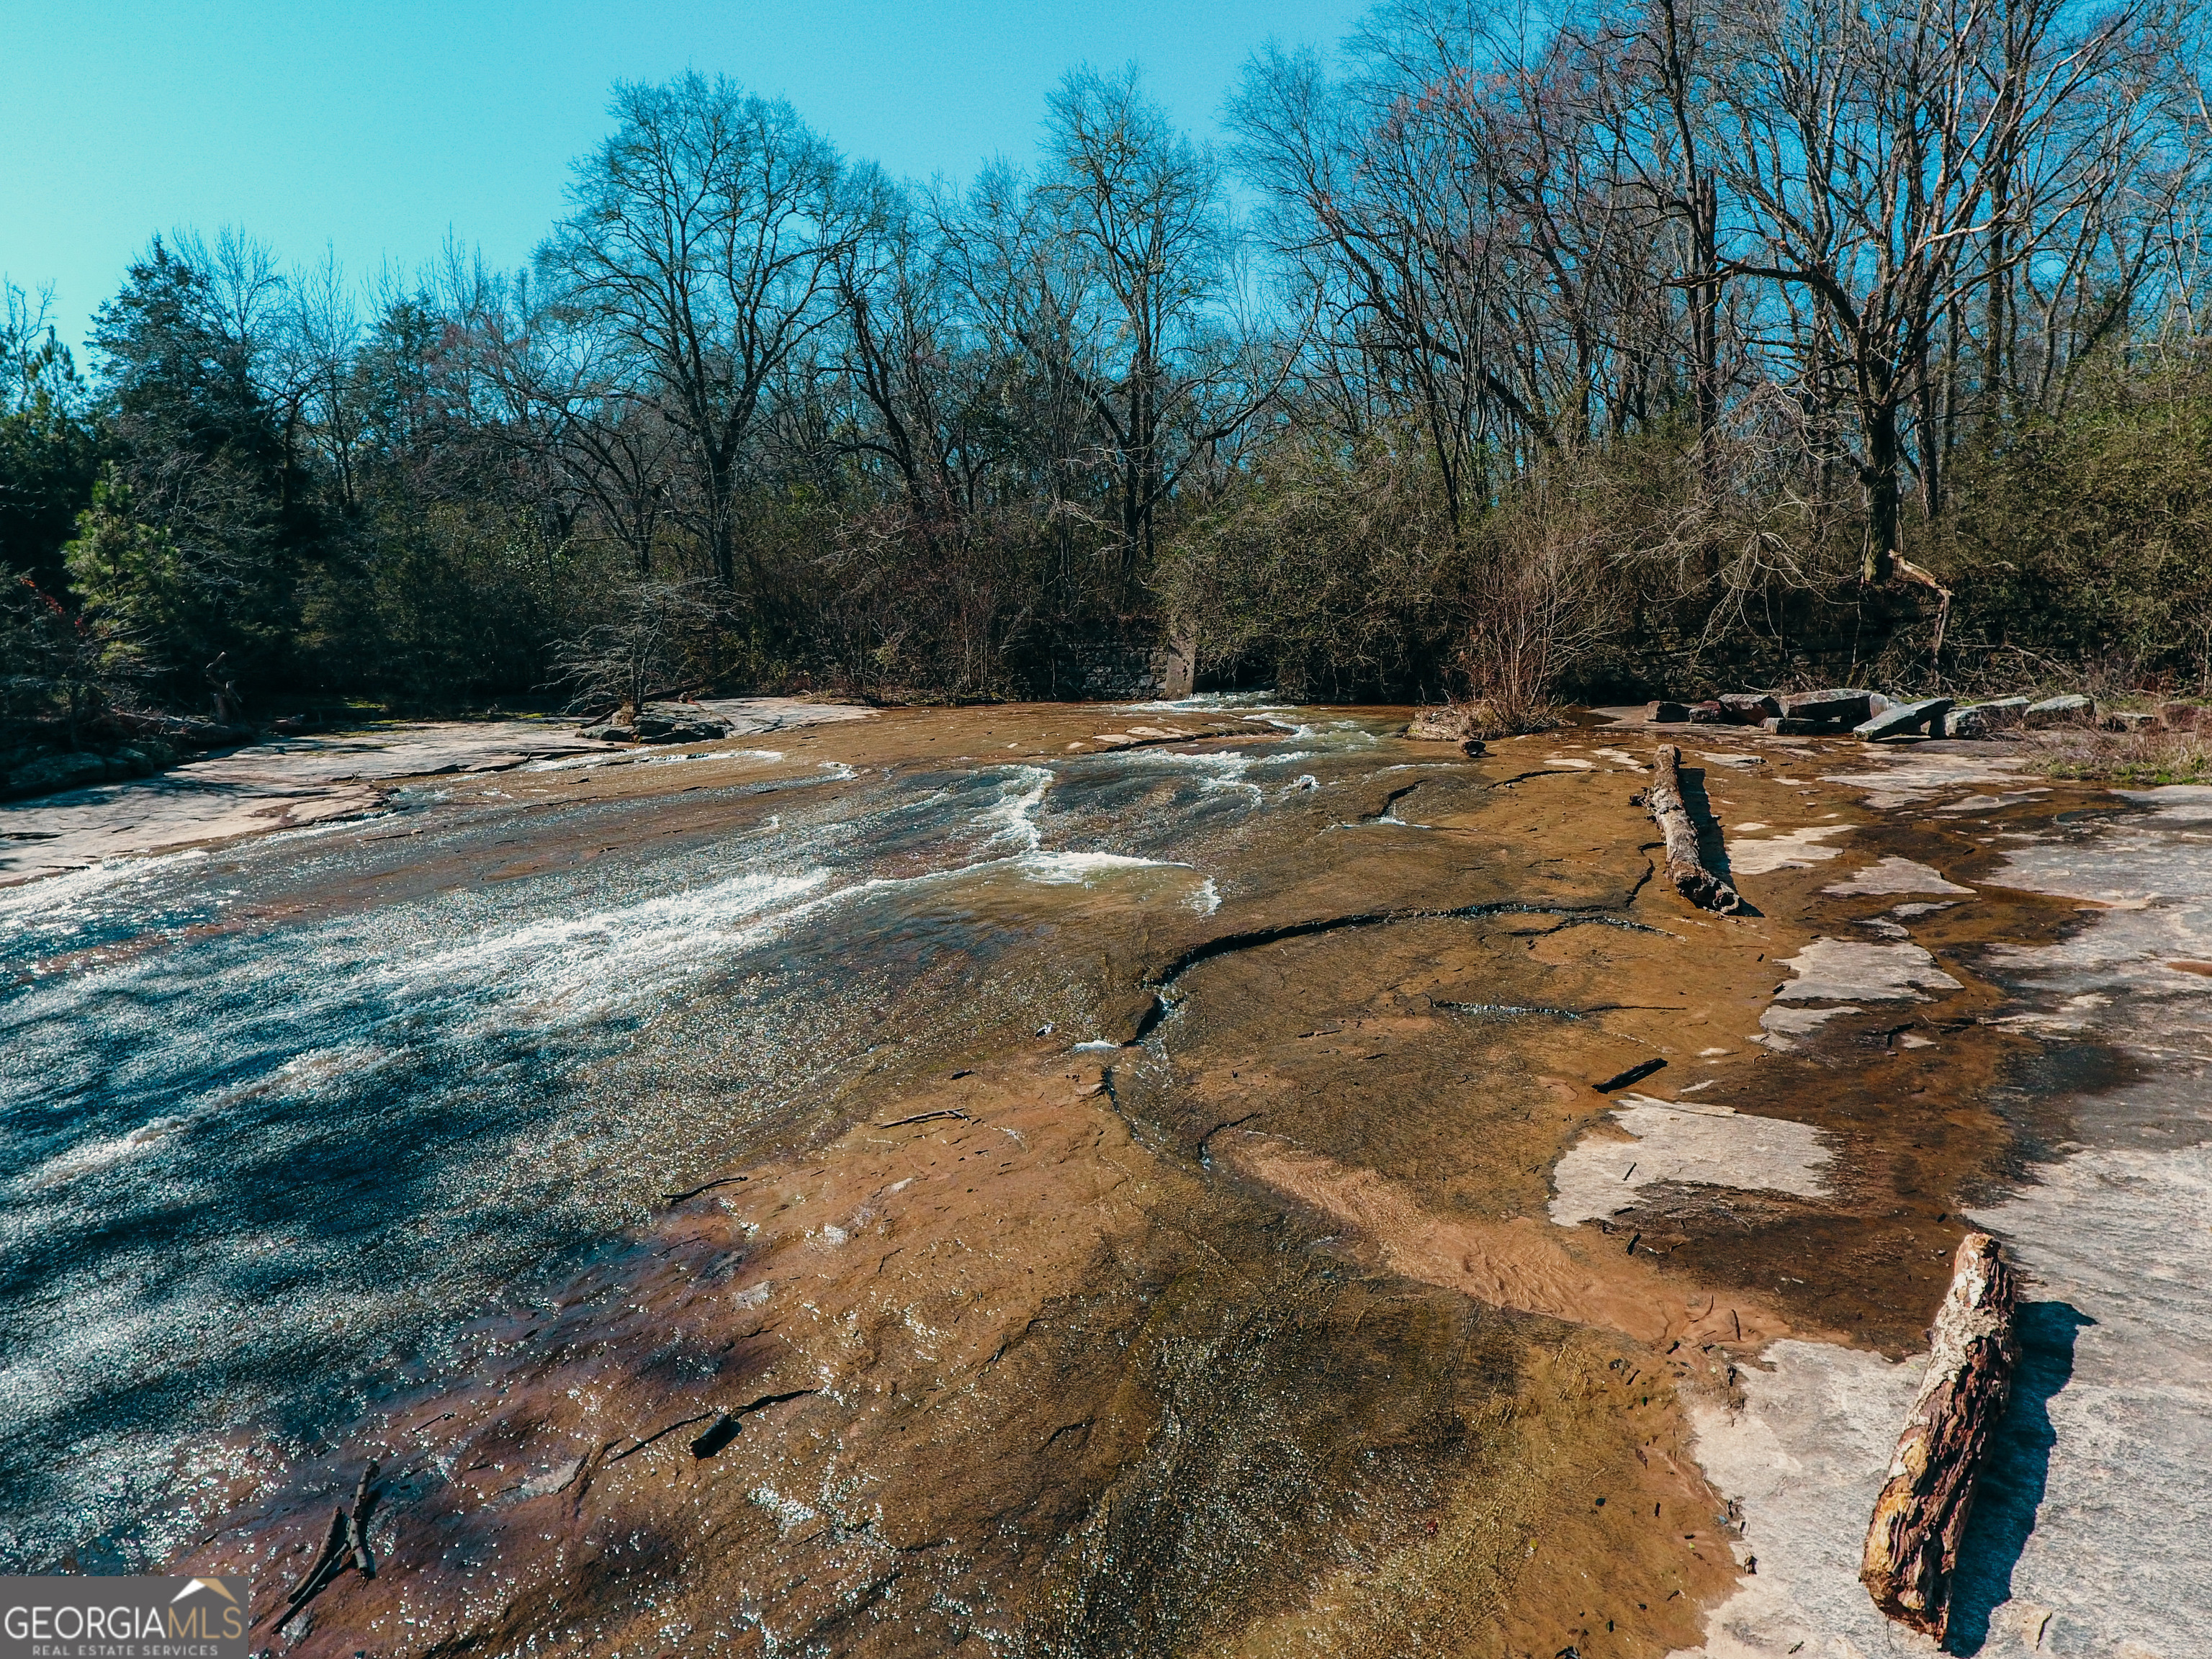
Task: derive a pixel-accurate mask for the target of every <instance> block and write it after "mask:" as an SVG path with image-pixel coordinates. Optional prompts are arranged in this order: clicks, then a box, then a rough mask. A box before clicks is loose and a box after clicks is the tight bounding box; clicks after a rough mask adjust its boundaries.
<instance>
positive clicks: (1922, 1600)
mask: <svg viewBox="0 0 2212 1659" xmlns="http://www.w3.org/2000/svg"><path fill="white" fill-rule="evenodd" d="M2019 1297H2020V1289H2019V1281H2018V1279H2017V1278H2016V1277H2015V1274H2014V1273H2013V1270H2012V1269H2011V1268H2010V1267H2008V1266H2007V1265H2006V1264H2005V1261H2004V1258H2003V1256H2002V1255H2001V1254H2000V1253H1999V1251H1998V1249H1997V1242H1996V1240H1995V1239H1994V1238H1991V1237H1990V1236H1989V1235H1988V1234H1987V1233H1968V1234H1967V1235H1966V1237H1965V1238H1964V1239H1962V1240H1960V1243H1959V1250H1958V1254H1957V1255H1956V1256H1954V1258H1953V1260H1952V1266H1951V1289H1950V1291H1949V1293H1948V1295H1946V1296H1945V1297H1944V1298H1943V1306H1942V1309H1941V1310H1939V1311H1938V1312H1937V1314H1936V1323H1935V1326H1934V1328H1932V1330H1931V1331H1930V1332H1929V1335H1930V1337H1931V1338H1932V1339H1933V1342H1934V1346H1933V1348H1932V1350H1931V1351H1930V1352H1929V1356H1928V1374H1927V1376H1925V1377H1924V1378H1923V1379H1922V1381H1921V1384H1920V1392H1919V1394H1918V1395H1917V1396H1916V1397H1915V1398H1914V1400H1913V1402H1912V1411H1911V1414H1910V1415H1909V1416H1907V1417H1906V1419H1905V1432H1904V1433H1903V1434H1902V1435H1900V1436H1899V1437H1898V1441H1897V1452H1896V1455H1894V1456H1893V1457H1892V1458H1891V1459H1890V1462H1889V1482H1888V1484H1887V1486H1883V1487H1882V1489H1881V1497H1880V1498H1876V1499H1875V1506H1874V1522H1873V1524H1872V1525H1871V1526H1869V1528H1868V1529H1867V1541H1866V1553H1865V1554H1864V1555H1863V1557H1862V1558H1861V1559H1860V1564H1859V1582H1860V1583H1863V1584H1864V1585H1865V1586H1866V1587H1867V1593H1868V1594H1869V1595H1872V1596H1873V1597H1874V1603H1875V1606H1876V1607H1880V1608H1881V1610H1882V1612H1883V1613H1887V1615H1888V1616H1889V1617H1890V1618H1892V1619H1894V1620H1897V1621H1898V1622H1899V1624H1901V1625H1906V1626H1911V1628H1912V1629H1914V1630H1917V1631H1924V1632H1927V1633H1929V1635H1931V1636H1934V1637H1936V1638H1938V1639H1939V1640H1940V1639H1941V1638H1942V1636H1943V1633H1944V1626H1945V1625H1946V1624H1947V1623H1948V1620H1949V1617H1950V1597H1951V1574H1952V1571H1953V1570H1954V1568H1955V1567H1957V1565H1959V1541H1960V1539H1961V1538H1963V1537H1964V1536H1965V1535H1966V1516H1967V1515H1968V1513H1969V1512H1970V1511H1971V1510H1972V1508H1973V1504H1974V1481H1975V1480H1976V1478H1977V1477H1978V1475H1979V1474H1981V1468H1982V1462H1983V1460H1984V1458H1985V1457H1986V1455H1988V1452H1989V1449H1990V1438H1991V1437H1992V1436H1993V1435H1994V1434H1995V1433H1996V1426H1997V1423H1998V1421H1999V1419H2002V1417H2003V1415H2004V1408H2005V1400H2006V1397H2007V1396H2008V1395H2009V1394H2010V1392H2011V1389H2012V1371H2013V1365H2014V1364H2015V1361H2017V1360H2018V1358H2019V1357H2020V1349H2019V1344H2018V1341H2017V1339H2016V1338H2015V1335H2014V1332H2013V1313H2014V1310H2015V1307H2016V1306H2017V1304H2018V1302H2019Z"/></svg>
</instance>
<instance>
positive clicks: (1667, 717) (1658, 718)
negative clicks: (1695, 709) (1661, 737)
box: [1644, 702, 1690, 726]
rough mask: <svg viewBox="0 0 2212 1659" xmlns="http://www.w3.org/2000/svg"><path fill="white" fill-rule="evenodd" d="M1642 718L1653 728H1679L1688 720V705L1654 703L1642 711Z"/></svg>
mask: <svg viewBox="0 0 2212 1659" xmlns="http://www.w3.org/2000/svg"><path fill="white" fill-rule="evenodd" d="M1689 718H1690V705H1689V704H1687V703H1686V702H1655V703H1652V704H1651V705H1650V707H1648V708H1645V709H1644V719H1645V720H1648V721H1650V723H1651V724H1652V725H1654V726H1680V724H1682V723H1683V722H1684V721H1686V720H1688V719H1689Z"/></svg>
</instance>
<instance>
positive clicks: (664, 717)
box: [633, 702, 730, 743]
mask: <svg viewBox="0 0 2212 1659" xmlns="http://www.w3.org/2000/svg"><path fill="white" fill-rule="evenodd" d="M633 724H634V729H635V731H636V732H637V741H639V742H640V743H713V742H714V740H715V739H717V738H726V737H728V736H729V735H730V723H729V722H728V721H727V720H717V719H716V718H715V717H714V715H712V714H708V713H707V712H706V711H705V710H704V709H701V708H690V707H687V706H686V705H684V704H682V703H666V702H656V703H648V704H647V705H646V707H645V708H644V710H643V711H642V712H641V713H640V714H639V715H638V717H637V719H636V720H635V722H634V723H633Z"/></svg>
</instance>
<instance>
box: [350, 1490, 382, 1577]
mask: <svg viewBox="0 0 2212 1659" xmlns="http://www.w3.org/2000/svg"><path fill="white" fill-rule="evenodd" d="M375 1479H376V1465H375V1464H374V1462H372V1463H370V1464H369V1466H368V1468H365V1469H363V1470H362V1472H361V1484H360V1485H359V1486H356V1487H355V1488H354V1489H353V1514H352V1515H351V1516H349V1518H348V1519H347V1522H346V1538H347V1541H348V1542H349V1543H350V1544H351V1545H352V1546H353V1565H354V1571H356V1572H358V1573H359V1574H360V1575H361V1576H362V1577H364V1578H374V1577H376V1557H375V1556H374V1555H372V1554H371V1553H369V1548H368V1512H369V1510H372V1509H374V1507H375V1506H376V1493H375V1492H374V1491H372V1490H371V1489H370V1483H371V1482H372V1481H374V1480H375Z"/></svg>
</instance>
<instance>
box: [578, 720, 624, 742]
mask: <svg viewBox="0 0 2212 1659" xmlns="http://www.w3.org/2000/svg"><path fill="white" fill-rule="evenodd" d="M576 735H577V736H578V737H580V738H592V739H593V740H594V741H595V742H599V743H635V742H636V741H637V732H636V731H635V728H633V727H630V726H616V725H614V724H612V723H611V722H610V723H609V724H607V725H605V726H586V727H585V728H584V729H583V730H582V731H580V732H577V733H576Z"/></svg>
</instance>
